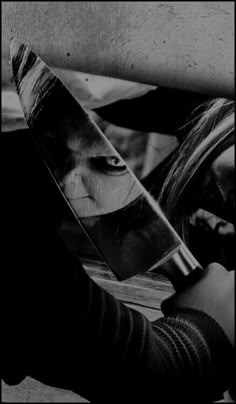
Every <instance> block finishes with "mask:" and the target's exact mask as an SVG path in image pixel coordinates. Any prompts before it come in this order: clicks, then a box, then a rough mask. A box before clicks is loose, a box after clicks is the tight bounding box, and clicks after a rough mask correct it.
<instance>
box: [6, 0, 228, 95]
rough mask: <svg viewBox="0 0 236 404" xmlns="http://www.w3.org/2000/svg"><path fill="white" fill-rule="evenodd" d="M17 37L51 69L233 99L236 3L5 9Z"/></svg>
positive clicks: (56, 4)
mask: <svg viewBox="0 0 236 404" xmlns="http://www.w3.org/2000/svg"><path fill="white" fill-rule="evenodd" d="M12 35H15V36H17V37H18V38H19V39H21V40H22V41H24V42H25V43H27V44H28V45H30V46H31V47H32V49H33V50H34V51H36V52H37V53H39V54H40V55H41V56H42V57H43V58H44V59H45V61H46V62H47V63H48V64H49V65H52V66H59V67H60V66H61V67H64V68H69V69H74V70H79V71H84V72H88V73H97V74H101V75H108V76H113V77H118V78H124V79H128V80H133V81H141V82H147V83H151V84H159V85H160V86H170V87H175V88H183V89H190V90H193V91H197V92H206V93H210V94H214V95H219V96H221V95H222V96H226V97H232V94H233V83H234V72H233V70H234V62H233V61H234V2H215V1H212V2H36V1H34V2H2V41H3V48H2V49H3V54H4V66H3V67H4V68H3V73H4V77H3V78H6V77H9V75H10V66H9V65H7V63H6V61H7V58H8V55H9V51H8V48H9V39H10V37H11V36H12Z"/></svg>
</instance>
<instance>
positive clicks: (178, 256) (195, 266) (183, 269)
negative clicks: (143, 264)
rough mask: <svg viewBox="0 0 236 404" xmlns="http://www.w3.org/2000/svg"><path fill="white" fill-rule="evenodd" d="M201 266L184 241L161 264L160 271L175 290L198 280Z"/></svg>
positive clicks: (201, 272) (177, 290)
mask: <svg viewBox="0 0 236 404" xmlns="http://www.w3.org/2000/svg"><path fill="white" fill-rule="evenodd" d="M203 271H204V270H203V268H202V267H201V265H200V264H199V262H198V261H197V260H196V258H195V257H194V256H193V255H192V253H191V252H190V251H189V249H188V248H187V247H186V245H185V244H184V243H181V245H180V248H179V249H178V250H177V251H176V252H175V253H174V254H173V255H172V256H171V257H170V258H169V260H168V261H167V262H165V263H164V264H162V265H161V272H162V273H163V274H164V275H165V276H166V277H167V278H168V279H169V280H170V281H171V283H172V285H173V287H174V289H175V290H176V292H179V291H181V290H184V289H185V288H187V287H188V286H191V285H193V284H194V283H196V282H198V280H199V279H200V278H201V276H202V274H203Z"/></svg>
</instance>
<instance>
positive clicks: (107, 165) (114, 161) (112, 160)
mask: <svg viewBox="0 0 236 404" xmlns="http://www.w3.org/2000/svg"><path fill="white" fill-rule="evenodd" d="M91 164H92V165H93V167H94V168H95V169H97V170H100V171H103V172H105V173H106V174H108V175H122V174H124V173H126V172H128V170H127V166H126V164H125V163H124V162H123V161H122V160H120V159H119V157H117V156H102V157H93V158H91Z"/></svg>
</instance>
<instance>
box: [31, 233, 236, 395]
mask: <svg viewBox="0 0 236 404" xmlns="http://www.w3.org/2000/svg"><path fill="white" fill-rule="evenodd" d="M55 240H56V239H54V241H53V239H52V238H51V239H50V244H48V247H47V244H45V243H44V257H45V258H43V257H41V258H39V261H38V264H39V265H40V267H41V268H42V269H41V276H42V274H44V275H43V276H42V277H40V276H38V279H37V280H38V285H37V290H41V291H42V293H41V294H40V293H39V292H36V294H37V298H36V296H35V295H34V296H33V294H31V297H30V301H29V304H30V303H31V304H32V303H33V302H34V317H31V320H30V333H29V335H28V336H27V338H26V340H25V343H24V347H25V348H24V349H25V366H26V373H27V375H29V376H31V377H34V378H35V379H37V380H40V381H42V382H43V383H45V384H47V385H50V386H57V387H60V388H65V389H68V390H72V391H74V392H76V393H78V394H81V395H82V396H84V397H85V398H87V399H88V400H89V401H91V402H94V403H97V402H107V403H122V402H129V403H130V402H134V403H136V402H150V400H152V402H160V403H163V402H167V401H169V400H173V399H177V398H178V399H179V400H181V402H191V403H193V402H195V401H196V402H199V400H200V401H201V402H212V401H213V400H216V399H220V398H221V396H220V394H219V393H222V392H223V391H225V390H226V389H227V387H228V382H229V378H230V371H231V365H230V362H231V358H232V354H233V349H232V347H231V345H230V343H229V341H228V339H227V337H226V336H225V334H224V332H223V331H222V330H221V328H220V327H219V325H218V324H217V323H216V322H215V321H214V320H213V319H212V318H210V317H209V316H208V315H206V314H204V313H202V312H198V311H196V310H188V309H186V310H183V309H182V310H180V311H178V312H176V313H173V314H172V315H171V316H168V317H163V318H161V319H158V320H157V321H155V322H153V323H151V322H150V321H148V320H147V318H146V317H145V316H143V315H142V314H141V313H139V312H137V311H135V310H132V309H130V308H128V307H126V306H125V305H124V304H122V303H120V302H119V301H118V300H116V299H115V298H114V297H113V296H111V295H110V294H109V293H107V292H106V291H105V290H103V289H102V288H100V287H99V286H98V285H97V284H96V283H95V282H94V281H93V280H91V279H90V278H89V276H88V275H87V274H86V273H85V271H84V270H83V268H82V267H81V266H80V264H79V263H78V262H77V261H76V260H75V259H74V258H73V257H72V256H71V255H70V254H69V253H68V252H67V250H66V249H65V247H64V245H63V244H62V243H61V241H60V240H56V241H55ZM56 253H57V254H56ZM55 257H57V258H55ZM43 261H44V262H43ZM46 264H47V265H46ZM45 266H47V268H51V269H50V271H48V270H47V272H45V270H43V268H45ZM28 316H29V315H28Z"/></svg>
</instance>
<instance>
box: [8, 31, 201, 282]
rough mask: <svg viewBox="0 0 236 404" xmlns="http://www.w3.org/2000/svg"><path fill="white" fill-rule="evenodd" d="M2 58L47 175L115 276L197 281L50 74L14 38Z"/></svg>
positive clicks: (162, 224)
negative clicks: (153, 274)
mask: <svg viewBox="0 0 236 404" xmlns="http://www.w3.org/2000/svg"><path fill="white" fill-rule="evenodd" d="M10 56H11V62H12V70H13V77H14V80H15V85H16V90H17V94H18V96H19V99H20V102H21V105H22V109H23V111H24V115H25V119H26V122H27V124H28V126H29V128H31V129H33V133H34V135H33V136H34V141H35V143H36V144H37V147H38V149H39V151H40V153H41V155H42V157H43V160H44V162H45V164H46V166H47V168H48V171H49V173H50V175H51V176H52V177H53V179H54V182H55V184H56V185H57V187H58V189H59V190H60V192H61V195H62V196H63V198H64V200H65V201H66V203H67V205H68V208H69V209H70V211H71V212H72V214H73V217H74V218H75V219H76V223H77V225H78V226H80V228H82V229H83V231H84V232H85V233H86V235H87V236H88V237H89V239H90V241H91V242H92V243H93V245H94V246H95V248H96V250H97V251H98V253H99V254H100V256H101V257H102V259H103V260H104V262H105V263H106V264H107V265H108V266H109V267H110V269H111V270H112V272H113V273H114V274H115V276H116V277H117V279H118V280H125V279H127V278H129V277H132V276H135V275H136V274H139V273H144V272H147V271H151V270H154V269H156V268H159V270H160V272H163V273H164V274H165V275H166V276H167V277H168V278H169V279H170V281H171V282H172V284H173V286H174V288H175V289H180V288H182V287H183V285H184V284H186V279H188V280H190V279H194V278H195V277H196V274H198V275H197V277H198V276H199V275H200V274H201V272H202V268H201V266H200V265H199V263H198V262H197V260H196V259H195V257H193V255H192V254H191V252H190V251H189V250H188V248H187V247H186V245H185V244H184V243H183V241H182V240H181V238H180V237H179V235H178V234H177V233H176V231H175V230H174V229H173V227H172V226H171V224H170V223H169V221H168V220H167V218H166V217H165V215H164V214H163V212H162V210H161V208H160V206H159V205H158V203H157V201H155V200H154V199H153V198H152V196H151V195H150V194H149V193H148V192H147V191H146V189H145V188H144V187H143V186H142V184H141V183H140V181H139V180H138V179H137V178H136V177H135V175H134V174H133V173H132V171H131V170H130V168H129V167H128V166H127V164H126V163H125V161H124V160H123V158H122V157H121V156H120V155H119V153H118V152H117V151H116V150H115V148H114V147H113V146H112V144H111V143H110V142H109V140H108V139H107V138H106V136H105V135H104V134H103V133H102V131H101V130H100V129H99V127H98V126H97V125H96V123H95V122H94V121H93V120H92V119H91V117H90V116H89V114H88V113H87V112H86V111H85V110H84V109H83V108H82V106H81V105H80V104H79V102H78V101H77V100H76V99H75V98H74V97H73V95H72V94H71V93H70V91H69V90H68V89H67V88H66V86H65V85H64V84H63V83H62V82H61V81H60V80H59V78H58V77H57V76H56V74H55V73H54V72H53V71H52V70H51V69H50V68H49V67H48V66H47V65H46V63H45V62H44V61H43V60H42V59H41V58H40V57H39V56H37V55H36V54H35V53H34V52H33V51H32V50H31V49H30V48H29V47H28V46H27V45H25V44H23V43H21V42H20V41H18V39H16V38H12V39H11V43H10ZM78 245H79V240H78ZM188 282H189V281H188ZM188 282H187V283H188Z"/></svg>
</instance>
